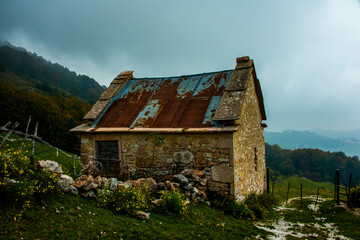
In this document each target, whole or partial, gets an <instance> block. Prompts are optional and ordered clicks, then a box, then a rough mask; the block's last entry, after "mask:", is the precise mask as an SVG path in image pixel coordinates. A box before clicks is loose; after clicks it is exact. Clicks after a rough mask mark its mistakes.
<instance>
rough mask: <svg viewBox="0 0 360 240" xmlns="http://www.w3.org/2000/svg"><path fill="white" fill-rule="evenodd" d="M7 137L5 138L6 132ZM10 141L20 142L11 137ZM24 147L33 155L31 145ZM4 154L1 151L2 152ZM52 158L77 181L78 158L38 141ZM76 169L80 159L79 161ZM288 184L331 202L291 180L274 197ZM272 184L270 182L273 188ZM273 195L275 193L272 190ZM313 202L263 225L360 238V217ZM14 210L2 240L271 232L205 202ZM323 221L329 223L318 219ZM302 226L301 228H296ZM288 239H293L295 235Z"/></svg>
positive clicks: (0, 212) (42, 154) (57, 199)
mask: <svg viewBox="0 0 360 240" xmlns="http://www.w3.org/2000/svg"><path fill="white" fill-rule="evenodd" d="M2 135H3V134H2ZM11 138H18V136H16V135H13V136H11ZM25 143H26V144H25V146H24V149H25V150H27V151H28V152H29V154H30V153H31V144H30V142H25ZM20 144H21V142H7V143H6V144H5V145H4V146H2V148H14V149H19V148H20ZM0 150H1V149H0ZM47 159H49V160H54V161H57V162H59V163H60V164H61V166H62V168H63V170H64V172H65V173H66V174H69V175H71V176H73V177H75V174H74V171H73V164H74V158H72V157H67V156H66V155H64V154H62V153H60V152H59V156H57V154H56V150H55V149H52V148H50V147H48V146H46V145H44V144H41V143H36V147H35V160H47ZM75 164H76V170H77V172H79V170H80V161H79V160H76V161H75ZM288 183H290V192H289V198H295V197H300V184H302V185H303V196H304V197H306V196H309V195H316V194H317V190H318V187H321V189H320V196H321V197H322V198H333V185H332V184H331V183H318V182H313V181H311V180H308V179H306V178H299V177H292V178H289V179H284V180H282V181H281V182H277V183H275V186H274V196H275V197H277V198H278V199H279V200H280V202H284V201H285V200H286V193H287V187H288ZM271 185H272V184H271ZM270 193H271V191H270ZM312 201H313V200H310V199H304V200H303V207H302V208H300V202H299V200H294V201H292V202H290V203H289V204H288V207H290V208H293V209H295V210H284V211H281V212H275V211H270V212H269V213H268V214H267V215H266V216H265V219H263V220H262V221H263V222H265V223H266V225H268V226H270V225H271V223H272V222H276V221H278V220H279V219H281V218H284V220H286V221H290V222H294V223H303V224H305V226H304V227H302V228H301V229H300V228H299V226H294V229H293V230H295V231H298V232H302V233H304V234H309V233H316V234H318V239H326V237H327V235H326V231H324V230H318V229H316V228H315V227H314V226H313V224H314V223H318V224H324V223H335V224H336V226H337V227H338V229H339V230H340V231H341V234H343V235H345V236H346V237H351V238H352V239H359V237H358V236H360V228H359V227H358V226H360V217H356V216H353V215H351V214H349V213H348V212H346V211H345V210H344V209H342V208H332V207H331V205H332V201H326V202H324V203H322V205H323V206H322V207H321V212H318V213H315V212H314V211H312V210H310V209H309V208H308V207H307V205H309V204H310V203H311V202H312ZM16 211H19V210H16V209H13V208H10V209H9V208H7V209H4V208H0V222H1V224H0V239H20V238H23V239H96V238H104V239H121V238H122V239H244V238H248V239H254V238H255V237H256V236H258V235H260V236H261V237H262V238H266V236H267V235H269V233H267V232H265V231H263V230H260V229H258V228H256V227H255V225H254V223H253V222H250V221H243V220H238V219H236V218H233V217H231V216H229V215H224V214H223V213H222V212H221V211H220V210H217V209H214V208H212V207H209V206H208V205H207V204H201V205H197V206H191V207H190V209H189V212H188V214H187V215H186V216H184V217H182V216H179V215H174V214H165V213H160V212H156V211H152V212H151V214H150V220H148V221H142V220H139V219H136V218H134V217H131V216H127V215H123V214H118V213H116V212H113V211H112V210H109V209H106V208H100V207H98V206H97V205H96V200H95V199H85V198H82V197H80V196H73V195H70V194H59V195H55V196H50V197H49V198H48V199H47V200H46V202H42V203H38V204H35V205H33V207H32V208H31V209H28V210H26V212H25V213H24V216H23V218H22V219H21V220H20V221H17V222H14V221H12V219H11V216H14V213H15V212H16ZM321 217H325V218H326V221H325V222H321V221H320V220H318V219H319V218H321ZM297 228H299V229H297ZM287 239H295V238H293V237H291V236H289V237H287Z"/></svg>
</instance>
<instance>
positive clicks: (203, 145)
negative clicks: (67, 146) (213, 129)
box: [81, 133, 234, 194]
mask: <svg viewBox="0 0 360 240" xmlns="http://www.w3.org/2000/svg"><path fill="white" fill-rule="evenodd" d="M159 136H162V137H163V138H164V144H162V145H160V146H158V147H154V146H153V142H152V140H151V139H150V138H149V135H148V134H141V133H139V134H129V133H123V134H104V133H102V134H82V136H81V143H82V144H81V156H82V162H83V163H88V162H89V161H91V160H92V159H96V158H97V156H96V151H95V150H96V141H104V140H114V139H116V140H118V141H119V144H120V147H119V148H120V149H121V151H120V156H119V159H120V160H121V162H120V165H121V167H120V170H125V169H129V170H130V171H132V172H133V173H134V172H135V173H136V174H137V176H138V177H148V176H152V177H153V178H155V179H157V180H171V177H172V175H173V174H174V172H175V171H176V173H179V172H180V171H181V170H184V169H197V170H203V171H204V172H205V173H206V174H207V175H208V178H207V179H208V182H207V186H208V188H209V189H210V190H213V191H216V192H219V193H221V194H230V189H233V187H232V184H233V182H234V179H233V177H232V175H228V174H225V175H224V174H223V168H224V167H226V169H228V168H229V167H230V168H232V167H233V151H232V144H233V137H232V133H216V134H159ZM125 166H126V167H125ZM225 171H226V170H225ZM121 175H122V176H121ZM118 177H119V178H126V177H127V175H126V174H121V172H120V173H119V176H118ZM200 190H201V189H200ZM204 190H205V189H204ZM232 194H233V193H232Z"/></svg>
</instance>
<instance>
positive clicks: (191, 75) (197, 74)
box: [131, 69, 234, 80]
mask: <svg viewBox="0 0 360 240" xmlns="http://www.w3.org/2000/svg"><path fill="white" fill-rule="evenodd" d="M230 71H234V69H229V70H222V71H215V72H204V73H196V74H189V75H179V76H170V77H166V76H165V77H143V78H133V79H131V80H145V79H149V80H151V79H159V78H167V79H168V78H181V77H193V76H199V75H204V74H215V73H222V72H230Z"/></svg>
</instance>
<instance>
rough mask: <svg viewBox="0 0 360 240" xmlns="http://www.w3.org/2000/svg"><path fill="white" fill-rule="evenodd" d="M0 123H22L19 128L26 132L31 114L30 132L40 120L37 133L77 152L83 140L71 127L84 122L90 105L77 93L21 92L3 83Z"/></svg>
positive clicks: (54, 143)
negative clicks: (53, 94) (45, 93)
mask: <svg viewBox="0 0 360 240" xmlns="http://www.w3.org/2000/svg"><path fill="white" fill-rule="evenodd" d="M0 109H1V116H0V124H1V125H4V124H5V123H7V122H9V121H11V122H15V121H18V122H19V123H20V125H19V127H18V130H21V131H23V132H25V129H26V125H27V122H28V119H29V116H31V117H32V124H31V125H30V130H31V132H30V133H33V131H34V129H35V122H39V129H38V136H39V137H41V138H43V139H44V140H45V141H48V142H50V143H51V144H53V145H55V146H57V147H59V148H61V149H64V150H67V151H70V152H73V153H76V152H78V147H79V144H80V140H79V138H78V136H76V134H74V133H70V132H69V130H70V129H71V128H73V127H75V126H77V125H79V124H80V123H81V122H82V118H83V116H84V115H85V114H86V113H87V111H88V110H89V109H90V104H89V103H88V102H86V101H84V100H81V99H79V98H77V97H74V96H69V97H63V96H59V95H58V96H44V95H42V94H39V93H34V92H21V91H17V90H15V89H14V88H13V87H11V86H10V85H9V84H6V83H1V82H0Z"/></svg>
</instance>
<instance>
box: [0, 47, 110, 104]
mask: <svg viewBox="0 0 360 240" xmlns="http://www.w3.org/2000/svg"><path fill="white" fill-rule="evenodd" d="M0 73H1V75H0V81H1V82H6V83H8V84H10V85H12V86H13V87H15V88H16V89H18V90H22V91H30V92H36V91H37V90H40V91H42V93H45V94H48V95H62V96H69V95H74V96H76V97H78V98H81V99H83V100H85V101H87V102H89V103H90V104H93V103H95V101H96V100H97V99H98V98H99V96H100V94H101V93H102V92H103V91H104V87H103V86H101V85H100V84H99V83H98V82H96V81H95V79H93V78H90V77H88V76H86V75H79V74H76V73H75V72H73V71H70V70H69V69H68V68H66V67H64V66H62V65H60V64H58V63H52V62H50V61H49V60H46V59H44V58H43V57H42V56H39V55H37V54H36V53H31V52H29V51H27V50H26V49H24V48H22V47H15V46H13V45H11V44H10V43H9V42H7V41H0ZM15 75H17V76H15ZM16 80H17V81H16Z"/></svg>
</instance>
